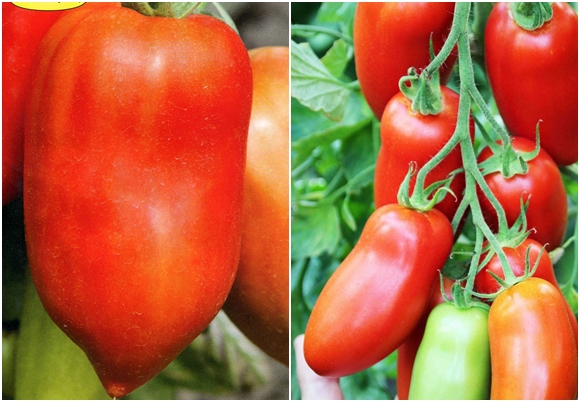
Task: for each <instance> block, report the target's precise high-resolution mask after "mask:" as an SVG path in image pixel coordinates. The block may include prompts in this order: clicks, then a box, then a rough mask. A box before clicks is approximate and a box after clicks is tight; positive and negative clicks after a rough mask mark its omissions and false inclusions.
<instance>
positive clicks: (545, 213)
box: [478, 137, 568, 251]
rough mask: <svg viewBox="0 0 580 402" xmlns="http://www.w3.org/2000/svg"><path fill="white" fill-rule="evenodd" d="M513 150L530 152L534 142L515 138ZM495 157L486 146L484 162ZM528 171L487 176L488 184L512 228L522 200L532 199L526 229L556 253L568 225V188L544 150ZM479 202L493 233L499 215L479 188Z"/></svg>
mask: <svg viewBox="0 0 580 402" xmlns="http://www.w3.org/2000/svg"><path fill="white" fill-rule="evenodd" d="M512 145H513V148H514V149H515V150H516V151H519V152H529V151H532V150H533V149H534V148H535V143H534V142H532V141H530V140H528V139H526V138H521V137H514V138H513V141H512ZM491 155H492V152H491V150H490V149H489V148H488V147H486V148H484V150H483V151H482V152H481V154H480V155H479V157H478V161H479V162H483V161H484V160H486V159H487V158H489V157H490V156H491ZM528 168H529V170H528V172H527V173H526V174H518V175H515V176H513V177H511V178H509V179H506V178H505V177H503V176H502V174H501V173H500V172H495V173H491V174H488V175H486V176H485V182H486V183H487V185H488V186H489V187H490V189H491V191H492V193H493V194H494V195H495V196H496V197H497V199H498V201H499V203H500V204H501V205H502V207H503V209H504V211H505V213H506V218H507V221H508V224H509V225H513V224H514V223H515V221H516V220H517V218H518V216H519V214H520V210H521V208H520V197H523V200H524V202H525V201H527V200H528V199H529V201H530V202H529V206H528V211H527V214H526V217H527V224H528V225H527V228H528V229H532V228H533V229H534V231H533V232H532V233H531V234H530V238H532V239H534V240H536V241H537V242H538V243H540V244H547V247H546V248H547V250H548V251H550V250H553V249H555V248H556V247H558V246H560V244H562V239H563V238H564V232H565V231H566V225H567V223H568V201H567V196H566V189H565V188H564V182H563V181H562V176H561V175H560V171H559V170H558V166H556V163H555V162H554V161H553V159H552V158H550V155H548V153H547V152H546V151H544V150H540V153H539V154H538V156H537V157H536V158H534V159H533V160H531V161H530V162H528ZM478 197H479V203H480V205H481V208H482V210H483V215H484V217H485V220H486V222H487V224H488V225H489V226H490V227H491V229H492V230H493V231H496V230H497V224H498V223H497V214H496V212H495V209H493V207H492V206H491V204H490V202H489V201H488V199H487V198H486V197H485V196H484V195H483V193H482V192H481V191H479V188H478Z"/></svg>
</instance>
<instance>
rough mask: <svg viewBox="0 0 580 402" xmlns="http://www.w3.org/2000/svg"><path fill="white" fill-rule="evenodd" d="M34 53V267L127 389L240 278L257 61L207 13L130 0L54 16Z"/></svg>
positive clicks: (114, 383) (60, 319) (61, 312)
mask: <svg viewBox="0 0 580 402" xmlns="http://www.w3.org/2000/svg"><path fill="white" fill-rule="evenodd" d="M39 56H40V62H39V68H38V70H37V71H36V74H35V77H34V81H33V88H34V90H33V92H32V96H31V98H30V102H29V104H28V109H27V110H28V111H30V113H27V115H26V125H25V156H24V158H25V164H24V166H25V171H24V215H25V227H26V241H27V248H28V258H29V262H30V270H31V273H32V277H33V280H34V283H35V285H36V288H37V290H38V294H39V296H40V299H41V301H42V303H43V305H44V307H45V308H46V310H47V312H48V313H49V315H50V316H51V318H52V319H53V320H54V321H55V322H56V323H57V325H58V326H59V327H60V328H61V329H62V330H63V331H64V332H65V333H66V334H67V335H68V336H69V337H70V338H71V339H72V340H73V341H74V342H76V343H77V344H78V345H79V346H80V347H81V349H83V350H84V351H85V353H86V354H87V356H88V357H89V360H90V361H91V363H92V364H93V366H94V368H95V371H96V372H97V374H98V375H99V378H100V379H101V381H102V382H103V385H104V386H105V388H106V390H107V392H108V393H109V395H111V396H112V397H121V396H124V395H126V394H127V393H129V392H131V391H132V390H134V389H135V388H137V387H139V386H141V385H142V384H144V383H145V382H147V381H148V380H149V379H151V378H152V377H153V376H155V375H156V374H157V373H158V372H159V371H161V370H162V369H163V368H164V367H165V366H167V365H168V364H169V363H170V362H171V361H172V360H173V359H174V358H175V357H176V356H177V355H178V354H179V353H180V352H181V351H182V350H183V349H184V348H185V347H186V346H187V345H188V344H189V343H190V342H191V341H192V340H193V339H194V338H195V337H196V336H197V335H198V334H199V333H200V332H201V331H203V330H204V329H205V328H206V327H207V325H208V324H209V323H210V321H211V320H212V319H213V318H214V316H215V315H216V314H217V313H218V311H219V310H220V308H221V307H222V304H223V303H224V301H225V299H226V296H227V294H228V292H229V290H230V287H231V285H232V283H233V281H234V277H235V273H236V268H237V264H238V260H239V252H240V242H241V224H242V206H243V176H244V168H245V156H246V141H247V134H248V126H249V121H250V113H251V106H252V73H251V67H250V60H249V57H248V53H247V51H246V49H245V47H244V45H243V43H242V41H241V39H240V38H239V36H238V35H237V34H236V33H235V32H234V31H233V30H232V29H231V28H229V27H228V26H227V25H226V24H225V23H223V22H221V21H219V20H217V19H215V18H212V17H209V16H206V15H196V16H193V17H190V18H186V19H173V18H156V17H146V16H143V15H141V14H139V13H137V12H135V11H133V10H129V9H126V8H110V9H103V10H98V11H91V12H83V10H82V8H81V9H79V10H78V11H77V12H75V13H71V14H69V15H67V16H65V17H63V18H62V19H61V20H60V21H58V22H57V23H56V24H55V25H54V26H53V28H52V29H51V30H50V31H49V33H48V34H47V35H46V36H45V39H44V40H43V42H42V44H41V46H40V49H39ZM218 56H219V57H218Z"/></svg>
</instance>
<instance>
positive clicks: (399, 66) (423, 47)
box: [353, 2, 457, 119]
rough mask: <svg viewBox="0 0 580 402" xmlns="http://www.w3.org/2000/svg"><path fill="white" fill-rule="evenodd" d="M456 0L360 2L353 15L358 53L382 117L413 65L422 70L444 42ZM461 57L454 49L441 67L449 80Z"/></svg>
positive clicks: (368, 94) (364, 86)
mask: <svg viewBox="0 0 580 402" xmlns="http://www.w3.org/2000/svg"><path fill="white" fill-rule="evenodd" d="M454 9H455V3H429V2H425V3H406V2H399V3H358V5H357V8H356V13H355V16H354V34H353V35H354V58H355V65H356V74H357V76H358V80H359V82H360V86H361V90H362V93H363V94H364V96H365V99H366V100H367V102H368V104H369V106H370V107H371V109H372V110H373V112H374V114H375V116H377V118H378V119H380V118H381V115H382V114H383V110H384V108H385V105H386V104H387V102H388V101H389V99H391V98H392V97H393V96H394V95H395V94H396V93H397V92H399V79H400V78H401V77H402V76H404V75H407V70H408V69H409V67H415V68H417V69H418V71H420V70H421V69H422V68H425V67H427V65H428V64H429V61H430V56H429V39H430V38H431V34H433V48H434V50H435V53H437V52H438V51H439V50H440V49H441V48H442V47H443V43H444V42H445V39H446V37H447V35H448V34H449V30H450V29H451V23H452V21H453V11H454ZM456 59H457V55H456V54H452V55H450V56H449V58H448V59H447V61H446V63H445V64H444V65H443V67H442V68H441V70H440V73H441V82H442V83H445V82H446V81H447V79H448V78H449V76H450V75H451V71H452V68H453V64H455V60H456Z"/></svg>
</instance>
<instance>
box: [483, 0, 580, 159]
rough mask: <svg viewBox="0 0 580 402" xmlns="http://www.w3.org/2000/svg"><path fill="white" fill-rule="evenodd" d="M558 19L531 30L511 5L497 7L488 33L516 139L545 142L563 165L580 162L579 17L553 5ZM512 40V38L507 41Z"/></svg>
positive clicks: (491, 62) (495, 87) (488, 57)
mask: <svg viewBox="0 0 580 402" xmlns="http://www.w3.org/2000/svg"><path fill="white" fill-rule="evenodd" d="M552 9H553V12H554V14H553V17H552V19H551V20H550V21H548V22H546V23H545V24H544V25H543V26H542V27H541V28H539V29H536V30H534V31H528V30H525V29H523V28H521V27H520V26H519V25H517V24H516V22H515V21H514V19H513V14H512V11H511V10H510V3H502V2H500V3H497V4H496V5H495V6H494V8H493V10H492V12H491V14H490V15H489V19H488V21H487V25H486V28H485V65H486V68H487V73H488V76H489V82H490V84H491V89H492V91H493V95H494V97H495V100H496V102H497V107H498V109H499V112H500V114H501V116H502V118H503V120H504V122H505V124H506V126H507V129H508V130H509V132H510V134H512V135H515V136H522V137H526V138H529V139H531V140H535V138H536V124H537V123H538V121H539V120H540V119H541V120H542V123H541V124H540V141H541V145H542V148H544V149H545V150H546V151H547V152H548V153H549V154H550V156H551V157H552V158H553V159H554V160H555V161H556V163H557V164H559V165H568V164H571V163H574V162H576V161H577V160H578V15H577V14H576V12H575V11H574V10H573V9H572V7H571V6H570V5H569V4H567V3H552ZM506 38H509V39H506Z"/></svg>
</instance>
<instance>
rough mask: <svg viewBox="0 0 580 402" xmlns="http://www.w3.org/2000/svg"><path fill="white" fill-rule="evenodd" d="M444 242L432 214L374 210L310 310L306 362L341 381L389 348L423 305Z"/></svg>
mask: <svg viewBox="0 0 580 402" xmlns="http://www.w3.org/2000/svg"><path fill="white" fill-rule="evenodd" d="M452 244H453V232H452V229H451V224H450V223H449V220H447V218H445V215H443V214H442V213H441V212H439V211H438V210H435V209H434V210H431V211H429V212H418V211H415V210H411V209H408V208H405V207H402V206H400V205H398V204H390V205H386V206H384V207H381V208H379V209H377V210H376V211H375V212H374V213H373V214H372V215H371V216H370V218H369V220H368V221H367V223H366V225H365V227H364V229H363V231H362V234H361V237H360V239H359V241H358V243H357V244H356V245H355V247H354V248H353V250H352V251H351V252H350V254H349V255H348V256H347V257H346V259H345V260H344V261H343V262H342V264H341V265H340V266H339V267H338V269H337V270H336V271H335V272H334V273H333V275H332V276H331V277H330V279H329V280H328V282H327V283H326V285H325V286H324V289H323V290H322V292H321V293H320V296H319V297H318V300H317V301H316V304H315V306H314V309H313V310H312V314H311V316H310V319H309V321H308V325H307V326H306V333H305V338H304V355H305V358H306V362H307V363H308V365H309V366H310V367H311V368H312V369H313V370H314V371H315V372H316V373H317V374H319V375H323V376H332V377H342V376H345V375H349V374H353V373H356V372H358V371H361V370H364V369H366V368H368V367H370V366H371V365H373V364H375V363H377V362H378V361H380V360H382V359H383V358H385V357H386V356H388V355H389V354H390V353H392V352H393V351H394V350H395V349H397V348H398V347H399V346H400V345H401V344H402V343H403V342H404V341H405V339H406V338H407V337H408V336H409V334H410V333H411V332H412V331H413V329H414V328H415V326H416V325H417V323H418V322H419V320H420V319H421V316H422V315H423V313H424V311H425V309H426V308H427V305H428V303H429V299H430V296H431V290H432V285H433V282H434V280H435V277H436V276H437V273H438V270H440V269H441V268H442V267H443V265H444V263H445V261H446V260H447V257H448V256H449V253H450V251H451V246H452Z"/></svg>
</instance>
